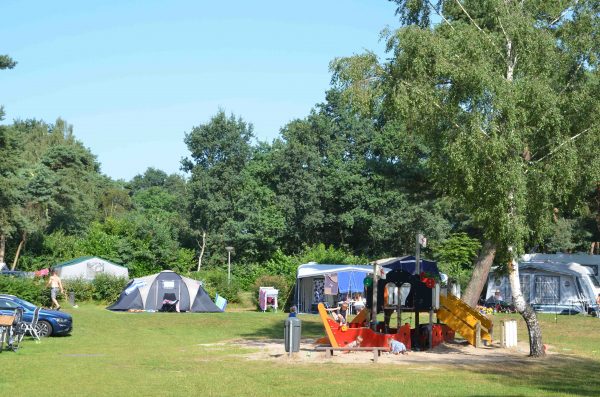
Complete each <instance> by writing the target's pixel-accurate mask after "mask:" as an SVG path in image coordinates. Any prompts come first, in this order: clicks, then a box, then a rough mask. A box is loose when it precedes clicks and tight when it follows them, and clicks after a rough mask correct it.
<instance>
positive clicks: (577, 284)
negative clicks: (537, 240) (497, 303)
mask: <svg viewBox="0 0 600 397" xmlns="http://www.w3.org/2000/svg"><path fill="white" fill-rule="evenodd" d="M598 267H600V256H598V255H584V254H574V255H569V254H555V255H549V254H529V255H524V256H523V257H522V258H521V259H520V260H519V279H520V283H521V292H522V293H523V297H524V298H525V300H526V301H527V302H528V303H529V304H530V305H531V306H532V307H533V309H534V310H536V311H539V312H544V313H559V314H577V313H589V312H592V311H597V310H598V307H597V304H596V296H598V294H599V293H600V280H599V279H598ZM498 295H500V296H502V297H504V300H505V301H507V302H511V301H512V292H511V289H510V282H509V280H508V277H507V276H505V275H501V274H498V273H496V272H491V273H490V276H489V278H488V285H487V292H486V301H487V300H493V299H494V296H498Z"/></svg>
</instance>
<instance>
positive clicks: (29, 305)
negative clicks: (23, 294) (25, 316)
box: [13, 298, 35, 310]
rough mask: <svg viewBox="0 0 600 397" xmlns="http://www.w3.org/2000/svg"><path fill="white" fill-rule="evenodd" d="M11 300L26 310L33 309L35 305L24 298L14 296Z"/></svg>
mask: <svg viewBox="0 0 600 397" xmlns="http://www.w3.org/2000/svg"><path fill="white" fill-rule="evenodd" d="M13 300H14V301H15V302H17V303H18V304H19V305H21V306H23V307H24V308H25V309H27V310H35V305H34V304H33V303H30V302H27V301H26V300H23V299H20V298H14V299H13Z"/></svg>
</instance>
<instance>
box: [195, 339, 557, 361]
mask: <svg viewBox="0 0 600 397" xmlns="http://www.w3.org/2000/svg"><path fill="white" fill-rule="evenodd" d="M226 345H228V346H237V347H240V348H247V349H252V350H254V351H253V352H251V353H246V354H242V356H243V357H245V358H246V359H247V360H270V361H278V362H281V363H285V362H287V363H339V364H366V363H372V362H373V353H372V352H350V353H346V352H339V351H338V352H335V353H334V355H333V356H330V355H326V354H325V352H322V351H317V350H316V349H315V348H316V344H315V341H314V340H311V339H303V340H302V343H301V344H300V352H298V353H295V354H293V355H292V356H291V357H290V356H288V354H287V353H286V352H285V349H284V346H283V340H281V339H266V340H265V339H263V340H232V341H228V342H225V343H219V344H210V345H209V344H205V345H201V346H203V347H204V348H208V349H222V348H224V347H225V346H226ZM528 354H529V345H528V344H527V343H520V344H519V345H518V346H517V347H516V348H511V349H504V348H501V347H500V346H499V345H498V344H492V345H491V346H486V347H483V348H475V347H473V346H471V345H469V344H468V343H466V342H455V343H444V344H442V345H439V346H437V347H436V348H435V349H433V350H432V351H423V352H417V351H411V352H408V354H406V355H394V354H389V353H382V354H381V356H380V357H379V359H378V363H380V364H385V363H393V364H398V365H408V364H416V363H419V364H422V365H423V364H442V365H443V364H447V365H468V364H486V363H489V364H490V365H497V364H498V363H503V364H506V363H525V362H527V360H528V357H527V355H528ZM548 354H553V352H552V349H551V347H548Z"/></svg>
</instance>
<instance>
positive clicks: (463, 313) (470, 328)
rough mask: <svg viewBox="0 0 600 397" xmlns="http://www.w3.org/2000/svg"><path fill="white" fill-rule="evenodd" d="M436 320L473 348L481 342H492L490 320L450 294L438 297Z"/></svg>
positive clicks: (491, 324)
mask: <svg viewBox="0 0 600 397" xmlns="http://www.w3.org/2000/svg"><path fill="white" fill-rule="evenodd" d="M437 318H438V319H439V320H440V321H442V322H444V323H445V324H446V325H447V326H449V327H450V328H452V329H453V330H454V331H456V332H458V333H459V334H461V335H462V337H463V338H465V339H466V340H467V341H468V342H469V343H470V344H471V345H473V346H476V347H479V346H480V345H481V341H483V340H485V341H488V342H489V343H491V342H492V335H491V332H492V326H493V323H492V320H490V319H489V318H487V317H486V316H484V315H482V314H481V313H479V312H478V311H477V310H474V309H473V308H472V307H470V306H469V305H467V304H466V303H465V302H463V301H462V300H460V299H459V298H457V297H456V296H454V295H452V294H448V295H440V309H439V310H438V311H437ZM478 330H479V332H477V331H478Z"/></svg>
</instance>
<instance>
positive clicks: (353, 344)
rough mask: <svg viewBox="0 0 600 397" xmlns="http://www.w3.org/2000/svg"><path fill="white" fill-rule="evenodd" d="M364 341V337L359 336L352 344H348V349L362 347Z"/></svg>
mask: <svg viewBox="0 0 600 397" xmlns="http://www.w3.org/2000/svg"><path fill="white" fill-rule="evenodd" d="M362 341H363V338H362V336H360V335H358V336H357V337H356V339H355V340H353V341H352V342H350V343H348V344H347V345H346V347H360V344H361V343H362Z"/></svg>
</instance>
